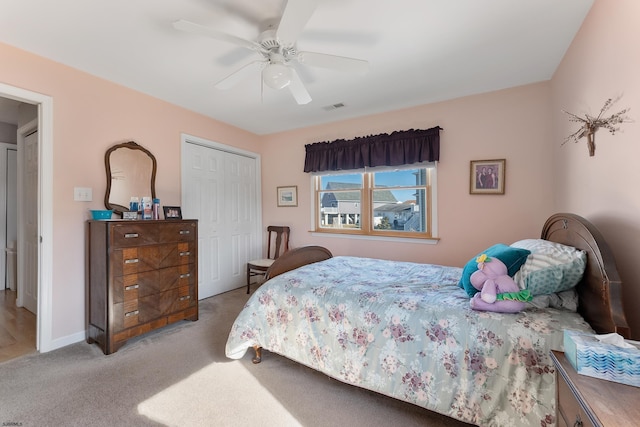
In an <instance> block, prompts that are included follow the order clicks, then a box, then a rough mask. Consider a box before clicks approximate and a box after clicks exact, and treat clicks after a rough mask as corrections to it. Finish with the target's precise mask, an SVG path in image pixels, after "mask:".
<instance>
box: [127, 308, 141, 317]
mask: <svg viewBox="0 0 640 427" xmlns="http://www.w3.org/2000/svg"><path fill="white" fill-rule="evenodd" d="M138 313H140V312H139V311H138V310H133V311H130V312H128V313H125V314H124V317H131V316H136V315H137V314H138Z"/></svg>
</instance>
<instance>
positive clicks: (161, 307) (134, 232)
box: [87, 220, 198, 354]
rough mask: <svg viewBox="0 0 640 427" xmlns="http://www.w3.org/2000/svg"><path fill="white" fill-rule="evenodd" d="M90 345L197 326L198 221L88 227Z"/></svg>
mask: <svg viewBox="0 0 640 427" xmlns="http://www.w3.org/2000/svg"><path fill="white" fill-rule="evenodd" d="M87 260H88V262H87V310H88V313H87V322H88V325H87V342H89V343H94V342H95V343H97V344H98V345H99V346H100V348H101V349H102V351H103V352H104V353H105V354H111V353H113V352H115V351H117V350H118V349H119V348H120V347H121V346H122V345H123V344H125V343H126V341H127V340H128V339H129V338H132V337H135V336H138V335H141V334H143V333H146V332H149V331H151V330H153V329H156V328H160V327H163V326H165V325H168V324H170V323H173V322H177V321H179V320H185V319H186V320H198V221H197V220H158V221H154V220H143V221H141V220H138V221H124V220H111V221H93V220H92V221H88V255H87Z"/></svg>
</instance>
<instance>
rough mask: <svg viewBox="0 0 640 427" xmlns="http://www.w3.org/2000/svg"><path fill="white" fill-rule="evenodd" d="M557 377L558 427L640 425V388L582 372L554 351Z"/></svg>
mask: <svg viewBox="0 0 640 427" xmlns="http://www.w3.org/2000/svg"><path fill="white" fill-rule="evenodd" d="M551 359H552V360H553V364H554V365H555V367H556V370H557V372H558V374H557V376H556V383H557V395H558V401H557V402H556V407H557V408H558V410H557V418H558V426H561V427H574V426H575V427H580V426H583V427H590V426H607V427H608V426H616V427H622V426H637V425H638V424H639V423H640V388H638V387H633V386H630V385H626V384H620V383H616V382H612V381H607V380H601V379H599V378H592V377H588V376H586V375H580V374H578V373H577V372H576V370H575V369H573V366H571V363H569V361H568V360H567V358H566V357H564V353H562V352H559V351H552V352H551Z"/></svg>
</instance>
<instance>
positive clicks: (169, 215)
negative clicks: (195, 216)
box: [162, 206, 182, 219]
mask: <svg viewBox="0 0 640 427" xmlns="http://www.w3.org/2000/svg"><path fill="white" fill-rule="evenodd" d="M162 210H163V211H164V219H182V209H180V206H163V207H162Z"/></svg>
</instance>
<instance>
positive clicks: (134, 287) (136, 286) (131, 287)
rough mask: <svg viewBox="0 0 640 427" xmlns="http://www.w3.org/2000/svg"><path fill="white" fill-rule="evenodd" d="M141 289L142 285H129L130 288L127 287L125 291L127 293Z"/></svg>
mask: <svg viewBox="0 0 640 427" xmlns="http://www.w3.org/2000/svg"><path fill="white" fill-rule="evenodd" d="M139 287H140V285H129V286H125V287H124V290H125V291H130V290H132V289H138V288H139Z"/></svg>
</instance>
